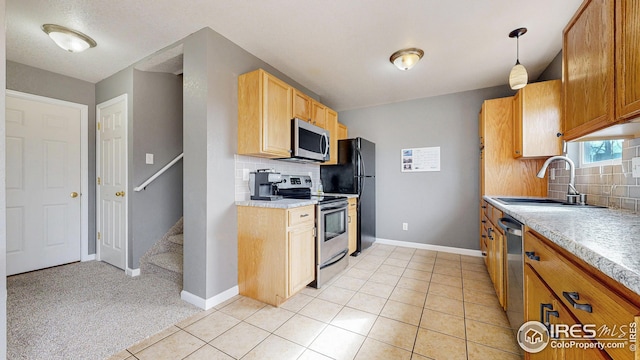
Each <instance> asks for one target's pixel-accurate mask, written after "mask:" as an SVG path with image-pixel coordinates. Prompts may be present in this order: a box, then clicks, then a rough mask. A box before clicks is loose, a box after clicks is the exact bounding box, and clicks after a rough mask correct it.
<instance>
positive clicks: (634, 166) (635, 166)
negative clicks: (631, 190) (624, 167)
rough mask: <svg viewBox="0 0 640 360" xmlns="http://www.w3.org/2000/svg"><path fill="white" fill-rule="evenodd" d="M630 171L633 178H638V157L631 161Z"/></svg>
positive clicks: (639, 168) (639, 158)
mask: <svg viewBox="0 0 640 360" xmlns="http://www.w3.org/2000/svg"><path fill="white" fill-rule="evenodd" d="M631 171H632V176H633V177H634V178H637V177H640V157H634V158H633V159H631Z"/></svg>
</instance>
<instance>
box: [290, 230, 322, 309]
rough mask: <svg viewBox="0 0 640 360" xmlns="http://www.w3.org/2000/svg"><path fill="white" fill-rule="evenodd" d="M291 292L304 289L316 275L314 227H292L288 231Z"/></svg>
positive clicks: (291, 293)
mask: <svg viewBox="0 0 640 360" xmlns="http://www.w3.org/2000/svg"><path fill="white" fill-rule="evenodd" d="M287 242H288V246H287V247H288V251H289V256H288V259H289V294H288V296H292V295H293V294H295V293H296V292H298V291H300V290H302V289H304V288H305V287H306V286H307V285H308V284H309V283H310V282H312V281H313V280H314V279H315V277H316V275H315V263H316V261H315V254H316V249H315V237H314V236H313V227H311V228H308V227H303V228H294V229H291V230H290V231H289V233H288V239H287Z"/></svg>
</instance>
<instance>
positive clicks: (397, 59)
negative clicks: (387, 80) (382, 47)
mask: <svg viewBox="0 0 640 360" xmlns="http://www.w3.org/2000/svg"><path fill="white" fill-rule="evenodd" d="M422 56H424V51H422V50H420V49H418V48H409V49H402V50H398V51H396V52H394V53H393V54H392V55H391V57H390V58H389V61H391V63H392V64H393V65H395V66H396V67H397V68H398V69H400V70H409V69H411V68H412V67H413V66H414V65H415V64H417V63H418V61H420V59H422Z"/></svg>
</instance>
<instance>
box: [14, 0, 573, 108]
mask: <svg viewBox="0 0 640 360" xmlns="http://www.w3.org/2000/svg"><path fill="white" fill-rule="evenodd" d="M581 2H582V0H562V1H558V0H536V1H528V0H446V1H443V0H402V1H397V0H395V1H391V0H375V1H372V0H323V1H320V0H295V1H293V0H180V1H177V0H109V1H97V0H62V1H50V0H7V2H6V19H7V41H6V46H7V59H8V60H11V61H15V62H19V63H22V64H25V65H30V66H33V67H37V68H41V69H45V70H49V71H52V72H56V73H60V74H63V75H67V76H71V77H74V78H78V79H82V80H85V81H89V82H92V83H95V82H98V81H100V80H102V79H104V78H107V77H109V76H111V75H112V74H114V73H116V72H118V71H120V70H122V69H124V68H126V67H128V66H130V65H132V64H134V63H135V62H137V61H139V60H141V59H144V58H145V57H147V56H149V55H151V54H153V53H155V52H157V51H158V50H160V49H162V48H164V47H166V46H168V45H171V44H173V43H174V42H176V41H178V40H180V39H183V38H184V37H186V36H187V35H189V34H191V33H194V32H196V31H198V30H200V29H202V28H203V27H207V26H208V27H210V28H212V29H213V30H215V31H217V32H218V33H220V34H222V35H223V36H225V37H226V38H228V39H230V40H231V41H233V42H234V43H236V44H238V45H239V46H240V47H242V48H244V49H245V50H247V51H248V52H250V53H252V54H253V55H255V56H257V57H258V58H260V59H262V60H264V61H265V62H267V63H269V64H270V65H272V66H273V67H275V68H277V69H278V70H280V71H282V72H283V73H285V74H287V75H288V76H289V77H291V78H292V79H294V80H296V81H297V82H299V83H300V84H302V85H303V86H305V87H307V88H308V89H309V90H311V91H313V92H315V93H316V94H318V95H319V96H320V97H321V101H322V102H323V103H325V104H327V105H329V106H331V107H333V108H334V109H335V110H337V111H343V110H349V109H355V108H362V107H367V106H372V105H378V104H385V103H392V102H398V101H404V100H409V99H416V98H423V97H429V96H435V95H442V94H448V93H455V92H460V91H466V90H473V89H479V88H484V87H490V86H497V85H504V84H507V83H508V80H507V78H508V74H509V71H510V69H511V67H512V66H513V65H514V63H515V58H516V40H515V39H511V38H509V37H508V34H509V32H510V31H511V30H513V29H515V28H518V27H527V28H528V30H529V31H528V32H527V34H526V35H524V36H522V37H521V38H520V62H521V63H522V64H523V65H524V66H525V67H526V68H527V70H528V71H529V78H530V79H535V78H537V77H538V76H539V75H540V73H541V72H542V71H543V70H544V68H545V67H546V66H547V65H548V64H549V63H550V62H551V60H553V58H554V57H555V56H556V55H557V54H558V52H559V51H560V50H561V48H562V30H563V28H564V26H565V25H566V24H567V22H569V20H570V19H571V17H572V15H573V14H574V13H575V11H576V10H577V9H578V7H579V6H580V3H581ZM45 23H54V24H59V25H64V26H68V27H71V28H73V29H76V30H78V31H81V32H83V33H85V34H87V35H89V36H91V37H92V38H94V39H95V40H96V41H97V43H98V46H97V47H95V48H93V49H89V50H87V51H85V52H84V53H79V54H72V53H67V52H65V51H63V50H61V49H60V48H58V47H57V46H56V45H55V44H54V43H53V42H52V41H51V40H50V39H49V38H48V37H47V36H46V35H45V34H44V32H42V30H41V29H40V27H41V25H42V24H45ZM407 47H419V48H421V49H423V50H424V52H425V56H424V58H423V59H422V61H420V62H419V63H418V64H417V65H416V66H415V67H414V68H413V69H411V70H409V71H400V70H398V69H396V68H395V67H394V66H393V65H392V64H391V63H390V62H389V56H390V55H391V54H392V53H393V52H395V51H396V50H399V49H402V48H407Z"/></svg>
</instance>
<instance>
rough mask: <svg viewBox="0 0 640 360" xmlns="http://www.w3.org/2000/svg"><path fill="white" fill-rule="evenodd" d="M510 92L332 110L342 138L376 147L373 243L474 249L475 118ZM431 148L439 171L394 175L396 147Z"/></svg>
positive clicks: (470, 93) (397, 164) (505, 88)
mask: <svg viewBox="0 0 640 360" xmlns="http://www.w3.org/2000/svg"><path fill="white" fill-rule="evenodd" d="M511 95H513V91H512V90H511V89H509V88H508V86H501V87H494V88H487V89H480V90H473V91H467V92H462V93H456V94H451V95H443V96H437V97H431V98H423V99H418V100H412V101H406V102H400V103H394V104H388V105H381V106H375V107H369V108H364V109H357V110H351V111H344V112H340V113H339V117H338V119H339V121H340V122H342V123H344V124H345V125H347V126H348V128H349V137H363V138H366V139H368V140H371V141H373V142H374V143H376V183H377V184H376V190H377V193H376V223H377V224H376V229H377V237H378V238H383V239H390V240H400V241H407V242H413V243H420V244H431V245H442V246H450V247H457V248H465V249H478V216H479V213H478V202H479V198H480V191H479V161H478V160H479V155H480V152H479V140H478V113H479V111H480V107H481V105H482V102H483V101H484V100H486V99H494V98H499V97H505V96H511ZM432 146H439V147H440V152H441V159H440V162H441V164H440V167H441V171H439V172H416V173H402V172H401V171H400V166H401V155H400V154H401V149H406V148H421V147H432ZM403 222H406V223H408V224H409V230H408V231H403V230H402V223H403Z"/></svg>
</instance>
